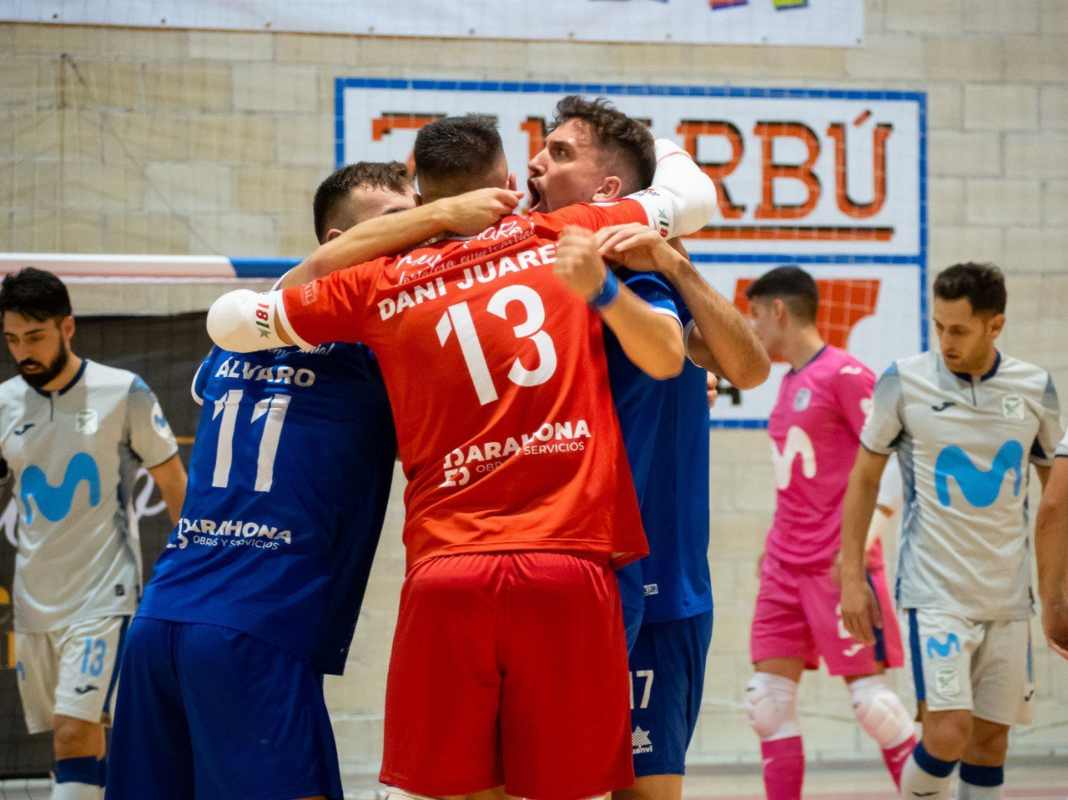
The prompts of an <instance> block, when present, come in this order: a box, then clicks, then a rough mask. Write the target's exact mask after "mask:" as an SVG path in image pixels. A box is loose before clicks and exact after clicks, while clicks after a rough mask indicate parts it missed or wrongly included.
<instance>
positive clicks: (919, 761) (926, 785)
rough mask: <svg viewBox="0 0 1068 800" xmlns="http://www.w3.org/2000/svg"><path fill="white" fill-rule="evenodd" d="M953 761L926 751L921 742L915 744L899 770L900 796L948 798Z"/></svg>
mask: <svg viewBox="0 0 1068 800" xmlns="http://www.w3.org/2000/svg"><path fill="white" fill-rule="evenodd" d="M956 765H957V762H955V761H942V760H941V759H939V758H935V757H934V756H932V755H931V754H930V753H928V752H927V751H926V750H925V749H924V747H923V742H920V743H919V744H918V745H916V749H915V750H914V751H913V752H912V756H911V757H910V758H909V760H908V761H907V762H906V763H905V769H904V770H903V771H902V772H901V796H902V797H903V798H906V800H913V799H914V798H925V800H949V790H950V786H951V785H952V782H953V768H954V767H955V766H956Z"/></svg>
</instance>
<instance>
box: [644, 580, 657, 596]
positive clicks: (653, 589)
mask: <svg viewBox="0 0 1068 800" xmlns="http://www.w3.org/2000/svg"><path fill="white" fill-rule="evenodd" d="M642 593H643V594H644V595H645V596H646V597H655V596H656V595H658V594H660V585H659V584H657V583H647V584H645V585H644V586H643V587H642Z"/></svg>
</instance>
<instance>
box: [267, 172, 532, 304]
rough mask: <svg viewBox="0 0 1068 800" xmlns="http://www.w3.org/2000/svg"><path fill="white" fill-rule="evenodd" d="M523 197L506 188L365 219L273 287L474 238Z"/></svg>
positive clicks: (299, 282) (282, 286) (318, 251)
mask: <svg viewBox="0 0 1068 800" xmlns="http://www.w3.org/2000/svg"><path fill="white" fill-rule="evenodd" d="M521 198H522V194H521V193H519V192H513V191H511V190H509V189H476V190H475V191H473V192H466V193H464V194H461V195H457V196H456V197H447V198H443V199H441V200H435V201H434V202H433V203H427V204H426V205H422V206H418V207H417V208H412V209H409V210H407V211H400V212H397V213H396V214H387V215H386V216H384V217H376V218H374V219H369V220H365V221H363V222H361V223H360V224H359V225H355V226H354V227H352V228H349V229H348V230H347V231H345V232H344V233H342V234H341V235H340V236H338V237H337V238H335V239H332V240H331V241H329V242H326V243H324V244H322V245H320V246H319V247H318V248H317V249H316V250H315V251H314V252H313V253H312V254H311V255H310V256H308V257H307V258H306V259H304V261H302V262H301V263H300V264H298V265H297V266H295V267H294V268H293V269H291V270H290V271H289V272H287V273H286V274H285V275H284V276H283V278H282V280H281V281H280V282H279V284H278V286H277V287H276V288H279V289H287V288H289V287H290V286H299V285H301V284H302V283H309V282H310V281H313V280H315V279H316V278H322V277H324V276H326V275H329V274H330V273H331V272H333V271H335V270H339V269H344V268H345V267H349V266H352V265H353V264H362V263H364V262H365V261H372V260H374V259H376V258H380V257H382V256H386V255H390V254H392V253H397V252H399V251H401V250H404V249H406V248H409V247H414V246H415V245H417V244H419V243H420V242H423V241H426V240H427V239H430V238H432V237H434V236H438V235H440V234H443V233H457V234H460V235H462V236H467V235H471V236H473V235H474V234H476V233H479V232H480V231H482V230H485V229H486V228H488V227H490V226H491V225H493V224H495V223H496V222H497V220H499V219H500V218H501V217H503V216H506V215H508V214H511V213H512V212H513V211H514V210H515V207H516V206H517V205H518V204H519V201H520V199H521Z"/></svg>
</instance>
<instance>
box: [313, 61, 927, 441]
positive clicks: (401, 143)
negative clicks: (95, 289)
mask: <svg viewBox="0 0 1068 800" xmlns="http://www.w3.org/2000/svg"><path fill="white" fill-rule="evenodd" d="M566 94H582V95H587V96H604V97H607V98H609V99H610V100H611V101H612V102H613V103H614V104H615V105H616V106H617V107H618V108H620V109H621V110H622V111H624V112H626V113H627V114H630V115H631V116H633V117H636V118H639V119H642V120H644V121H646V122H647V123H648V124H649V126H650V128H651V129H652V131H653V133H654V134H655V135H656V136H658V137H666V138H673V139H675V140H676V141H678V142H679V143H680V144H681V145H682V146H683V147H685V148H686V149H687V150H688V151H689V152H690V154H691V155H693V157H694V159H695V160H696V161H697V162H698V163H700V164H701V166H702V168H703V169H704V170H705V172H706V173H707V174H708V175H709V176H710V177H711V178H712V179H713V180H714V181H715V183H716V187H717V190H718V204H719V213H718V215H717V218H716V219H715V220H714V222H713V224H712V225H710V226H709V227H707V228H705V229H704V230H703V231H701V232H699V233H698V234H696V235H695V236H694V237H692V238H689V239H687V241H686V247H687V249H688V250H689V251H690V254H691V258H692V260H693V261H694V263H695V264H697V265H698V267H699V268H700V269H701V271H702V273H703V274H704V275H705V277H706V278H707V279H708V280H709V282H710V283H711V284H712V285H713V286H714V287H715V288H716V289H718V290H719V291H720V292H721V293H723V294H724V295H725V296H727V297H729V298H732V299H733V300H734V301H735V302H736V303H737V304H738V305H739V306H740V307H743V308H744V307H745V305H746V304H745V293H744V288H745V286H746V285H748V282H750V281H752V280H753V279H755V278H757V277H759V276H760V275H761V274H762V273H763V272H765V271H767V270H768V269H770V268H772V267H774V266H778V265H781V264H799V265H801V266H803V267H805V268H806V269H809V270H810V271H811V272H812V274H813V276H814V277H815V278H816V279H817V281H818V282H819V286H820V295H821V316H820V327H821V330H822V332H823V334H824V336H825V338H826V339H827V341H829V342H831V343H832V344H835V345H838V346H840V347H844V348H847V349H849V350H850V351H851V352H853V353H854V354H855V355H856V356H857V357H858V358H860V359H861V360H862V361H864V362H865V363H867V364H868V365H869V366H871V367H872V369H874V370H876V371H881V370H882V369H884V368H885V367H886V366H888V365H889V363H890V361H891V360H893V359H894V358H899V357H902V356H905V355H910V354H913V353H916V352H919V351H920V350H922V349H924V348H925V347H926V310H925V286H926V241H927V233H926V176H925V173H926V168H925V161H926V156H925V141H926V138H925V126H926V122H925V107H926V99H925V96H924V95H923V94H921V93H914V92H892V91H853V90H849V91H846V90H831V89H828V90H824V89H780V88H774V89H769V88H739V87H700V86H660V85H649V86H643V85H587V84H559V83H556V84H550V83H520V82H493V81H432V80H425V81H424V80H405V79H384V78H339V79H337V83H336V126H337V130H336V134H337V136H336V150H335V154H334V155H335V161H336V162H337V164H339V165H341V164H346V163H351V162H354V161H385V160H391V159H397V160H402V161H403V160H407V159H409V158H410V154H411V150H412V145H413V143H414V140H415V135H416V133H417V132H418V130H419V128H421V127H422V126H423V125H425V124H426V123H427V122H430V121H432V120H434V119H437V118H439V117H441V116H445V115H453V114H466V113H472V112H474V113H481V114H489V115H492V116H494V117H495V118H496V119H497V122H498V126H499V129H500V132H501V137H502V139H503V141H504V147H505V152H506V154H507V156H508V163H509V167H510V169H511V170H512V171H513V172H515V173H516V174H517V177H518V179H519V183H520V186H523V185H525V182H526V178H527V162H528V160H529V159H530V158H531V157H532V156H533V155H534V154H536V153H537V152H538V151H539V150H540V149H541V148H542V146H543V142H544V137H545V135H546V131H547V129H548V126H550V125H551V120H552V114H553V107H554V105H555V103H556V101H557V100H559V99H560V97H561V96H563V95H566ZM785 370H786V365H785V364H776V365H775V366H774V368H773V373H772V378H771V379H770V380H769V381H768V382H766V383H765V384H764V385H763V386H761V387H759V388H758V389H755V390H753V391H751V392H744V393H741V394H740V395H738V394H737V393H732V394H731V395H730V396H729V397H728V396H724V397H723V398H721V399H720V401H719V402H718V403H717V404H716V407H715V408H714V409H713V411H712V420H713V423H714V424H717V425H722V426H761V425H764V424H766V422H767V416H768V413H769V412H770V410H771V407H772V405H773V404H774V400H775V396H776V392H777V391H778V384H779V381H780V379H781V376H782V374H783V373H784V372H785Z"/></svg>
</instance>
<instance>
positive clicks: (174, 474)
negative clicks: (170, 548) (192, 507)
mask: <svg viewBox="0 0 1068 800" xmlns="http://www.w3.org/2000/svg"><path fill="white" fill-rule="evenodd" d="M148 472H149V474H150V475H151V476H152V480H154V481H155V482H156V486H158V487H159V493H160V496H161V497H162V498H163V502H164V503H166V504H167V513H168V514H169V515H170V518H171V523H174V524H176V523H177V522H178V518H179V517H180V516H181V515H182V504H183V503H184V502H185V489H186V484H187V483H188V478H187V476H186V473H185V467H184V466H183V465H182V459H181V457H180V456H179V455H178V454H177V453H175V454H174V455H173V456H171V457H170V458H168V459H167V460H166V461H164V462H163V463H162V464H157V465H156V466H154V467H150V468H149V470H148Z"/></svg>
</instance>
